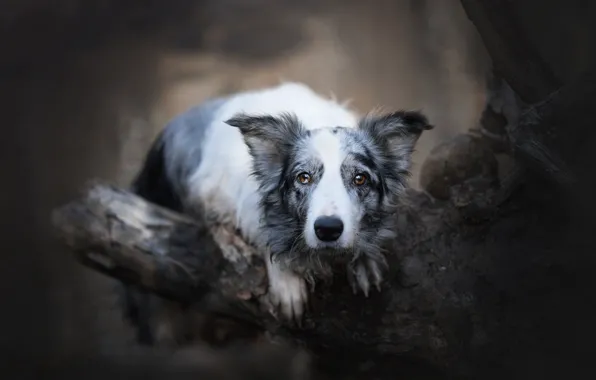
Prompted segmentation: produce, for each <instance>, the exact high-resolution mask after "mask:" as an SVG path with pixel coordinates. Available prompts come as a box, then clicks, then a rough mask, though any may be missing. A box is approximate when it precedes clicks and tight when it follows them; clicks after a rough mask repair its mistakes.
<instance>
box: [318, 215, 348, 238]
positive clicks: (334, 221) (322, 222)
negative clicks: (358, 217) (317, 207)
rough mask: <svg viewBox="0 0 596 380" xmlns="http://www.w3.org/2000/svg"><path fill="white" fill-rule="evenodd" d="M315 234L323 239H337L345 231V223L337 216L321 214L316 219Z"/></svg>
mask: <svg viewBox="0 0 596 380" xmlns="http://www.w3.org/2000/svg"><path fill="white" fill-rule="evenodd" d="M314 227H315V234H316V235H317V237H318V238H319V239H320V240H321V241H335V240H337V239H339V237H340V236H341V233H342V232H344V224H343V222H342V221H341V219H339V218H338V217H336V216H321V217H320V218H317V220H315V226H314Z"/></svg>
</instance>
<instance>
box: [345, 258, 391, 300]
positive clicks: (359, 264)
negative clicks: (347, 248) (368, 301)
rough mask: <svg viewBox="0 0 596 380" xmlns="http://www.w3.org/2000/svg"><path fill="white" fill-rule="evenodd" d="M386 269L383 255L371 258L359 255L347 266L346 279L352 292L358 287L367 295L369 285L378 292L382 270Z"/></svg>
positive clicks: (356, 290) (356, 291)
mask: <svg viewBox="0 0 596 380" xmlns="http://www.w3.org/2000/svg"><path fill="white" fill-rule="evenodd" d="M386 269H387V261H386V260H385V258H384V257H382V256H381V257H380V258H379V259H372V258H370V257H367V256H360V257H359V258H357V259H356V260H354V261H353V262H352V263H350V265H349V266H348V281H349V282H350V286H352V290H353V291H354V294H356V293H358V288H360V290H362V292H363V293H364V296H365V297H368V294H369V292H370V288H371V285H374V286H375V288H377V290H378V291H379V292H380V291H381V282H382V281H383V271H384V270H386Z"/></svg>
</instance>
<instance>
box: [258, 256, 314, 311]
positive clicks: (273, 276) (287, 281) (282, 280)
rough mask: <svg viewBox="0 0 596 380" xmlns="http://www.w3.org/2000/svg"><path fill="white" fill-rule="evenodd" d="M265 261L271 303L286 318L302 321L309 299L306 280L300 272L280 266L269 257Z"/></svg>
mask: <svg viewBox="0 0 596 380" xmlns="http://www.w3.org/2000/svg"><path fill="white" fill-rule="evenodd" d="M265 261H266V263H267V275H268V278H269V298H270V300H271V303H272V304H273V305H274V306H275V307H277V308H279V309H281V312H282V314H283V316H284V317H285V318H287V319H289V320H291V321H296V322H300V321H301V319H302V315H303V313H304V309H305V307H306V303H307V301H308V290H307V286H306V281H305V280H304V278H302V277H301V276H299V275H298V274H296V273H294V272H291V271H289V270H285V269H282V268H280V266H279V264H277V263H275V262H272V261H271V259H270V258H269V257H266V258H265Z"/></svg>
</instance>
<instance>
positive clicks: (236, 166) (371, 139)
mask: <svg viewBox="0 0 596 380" xmlns="http://www.w3.org/2000/svg"><path fill="white" fill-rule="evenodd" d="M431 128H432V126H431V125H430V124H429V123H428V121H427V118H426V117H425V116H424V115H422V114H421V113H419V112H416V111H397V112H392V113H387V114H372V113H371V114H368V115H366V116H364V117H362V118H359V117H357V116H356V115H355V114H354V113H353V112H351V111H350V110H349V109H347V108H346V107H345V106H343V105H341V104H339V103H337V102H336V101H333V100H330V99H326V98H324V97H321V96H320V95H318V94H316V93H315V92H314V91H313V90H311V89H310V88H309V87H307V86H306V85H303V84H299V83H283V84H281V85H279V86H276V87H273V88H268V89H263V90H258V91H250V92H243V93H239V94H235V95H232V96H229V97H225V98H218V99H212V100H209V101H207V102H205V103H203V104H201V105H199V106H196V107H194V108H191V109H190V110H188V111H187V112H185V113H184V114H182V115H180V116H178V117H176V118H175V119H173V120H172V121H171V122H170V123H169V124H168V125H167V126H166V128H165V129H164V130H163V131H162V133H161V134H160V135H159V136H158V138H157V139H156V141H155V142H154V144H153V146H152V148H151V150H150V151H149V154H148V156H147V158H146V161H145V164H144V167H143V169H142V170H141V172H140V173H139V175H138V177H137V178H136V180H135V181H134V183H133V191H134V192H136V193H137V194H138V195H140V196H142V197H144V198H146V199H147V200H149V201H152V202H154V203H156V204H159V205H161V206H165V207H168V208H171V209H173V210H176V211H180V212H184V213H187V214H189V215H196V216H199V215H200V216H201V217H207V218H211V219H212V220H213V221H215V222H217V223H221V224H232V225H233V226H234V227H236V228H237V229H238V230H239V231H240V233H241V234H242V236H243V238H244V239H245V240H246V241H248V242H250V243H252V244H254V245H255V246H256V247H258V248H259V249H260V250H261V251H262V252H263V254H264V255H265V261H266V263H267V270H268V278H269V292H268V293H269V295H270V297H271V300H272V301H273V304H274V305H276V306H278V307H279V309H280V310H281V312H282V314H283V315H284V316H285V317H287V318H288V319H296V320H299V319H300V318H301V316H302V314H303V311H304V306H305V303H306V301H307V298H308V292H309V287H308V286H307V284H308V285H311V284H312V283H313V281H314V280H315V278H316V277H318V276H320V275H322V274H324V273H328V272H327V271H329V266H328V265H327V263H329V262H331V261H333V260H335V259H342V260H344V261H345V263H346V270H347V273H348V278H349V280H350V284H351V285H352V287H353V289H354V292H357V290H358V289H360V290H361V291H362V292H363V293H364V294H365V295H368V293H369V290H370V288H371V286H375V287H376V288H378V289H379V288H380V284H381V281H382V273H383V271H384V269H385V267H386V265H387V264H386V260H385V257H384V255H383V253H382V250H381V246H382V243H383V242H384V241H385V240H387V239H390V238H391V237H392V236H394V233H395V231H394V222H395V219H396V218H395V212H396V205H397V203H398V201H399V198H400V195H402V193H403V191H404V189H405V187H406V180H407V178H408V174H409V169H410V161H411V155H412V151H413V149H414V145H415V143H416V141H417V140H418V138H419V137H420V135H421V133H422V132H423V131H424V130H429V129H431ZM127 292H128V295H127V299H128V316H129V317H131V318H132V319H133V320H136V323H135V324H137V326H138V327H139V335H138V338H139V340H140V341H142V342H143V341H144V342H145V343H150V342H151V341H152V340H153V338H152V337H151V334H152V333H151V331H150V330H151V329H150V328H149V325H148V324H147V321H143V319H144V318H147V316H145V317H142V316H140V314H139V312H142V309H143V308H142V307H141V306H142V305H141V302H145V301H146V297H148V295H139V293H134V291H133V290H132V289H128V291H127ZM135 297H136V298H135ZM138 297H141V298H138ZM143 297H145V298H143ZM144 299H145V301H143V300H144ZM145 303H146V302H145Z"/></svg>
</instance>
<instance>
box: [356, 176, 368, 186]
mask: <svg viewBox="0 0 596 380" xmlns="http://www.w3.org/2000/svg"><path fill="white" fill-rule="evenodd" d="M365 183H366V174H362V173H359V174H356V175H355V176H354V185H356V186H362V185H364V184H365Z"/></svg>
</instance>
